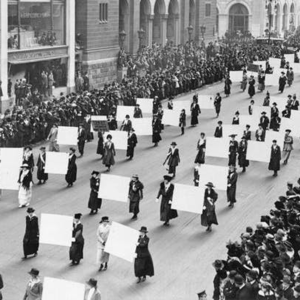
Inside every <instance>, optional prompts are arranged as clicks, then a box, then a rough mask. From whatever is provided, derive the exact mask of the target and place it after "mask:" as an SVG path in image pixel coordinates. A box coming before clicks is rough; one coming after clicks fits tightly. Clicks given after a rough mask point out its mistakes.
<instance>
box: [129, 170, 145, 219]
mask: <svg viewBox="0 0 300 300" xmlns="http://www.w3.org/2000/svg"><path fill="white" fill-rule="evenodd" d="M143 189H144V185H143V184H142V183H141V182H140V181H139V177H138V175H137V174H134V175H132V179H131V181H130V183H129V193H128V199H129V212H130V213H133V216H132V218H131V219H132V220H136V219H137V215H138V213H139V212H140V200H142V199H143Z"/></svg>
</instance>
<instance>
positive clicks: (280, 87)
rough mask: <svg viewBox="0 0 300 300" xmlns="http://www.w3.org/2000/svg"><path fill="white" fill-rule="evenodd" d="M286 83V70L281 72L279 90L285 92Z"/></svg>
mask: <svg viewBox="0 0 300 300" xmlns="http://www.w3.org/2000/svg"><path fill="white" fill-rule="evenodd" d="M285 85H286V76H285V73H284V72H281V75H280V77H279V89H278V90H279V92H281V93H283V91H284V88H285Z"/></svg>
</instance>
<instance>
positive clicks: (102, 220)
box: [100, 216, 109, 223]
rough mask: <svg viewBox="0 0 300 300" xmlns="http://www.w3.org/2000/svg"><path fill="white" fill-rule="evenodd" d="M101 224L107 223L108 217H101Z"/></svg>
mask: <svg viewBox="0 0 300 300" xmlns="http://www.w3.org/2000/svg"><path fill="white" fill-rule="evenodd" d="M103 222H109V217H107V216H105V217H102V218H101V221H100V223H103Z"/></svg>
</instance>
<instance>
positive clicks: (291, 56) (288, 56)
mask: <svg viewBox="0 0 300 300" xmlns="http://www.w3.org/2000/svg"><path fill="white" fill-rule="evenodd" d="M284 58H285V61H286V62H289V63H290V64H291V63H294V61H295V54H284Z"/></svg>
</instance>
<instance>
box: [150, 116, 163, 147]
mask: <svg viewBox="0 0 300 300" xmlns="http://www.w3.org/2000/svg"><path fill="white" fill-rule="evenodd" d="M160 133H161V121H160V119H159V118H158V116H157V114H155V115H153V121H152V143H154V147H156V146H157V145H158V143H159V142H160V141H161V136H160Z"/></svg>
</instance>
